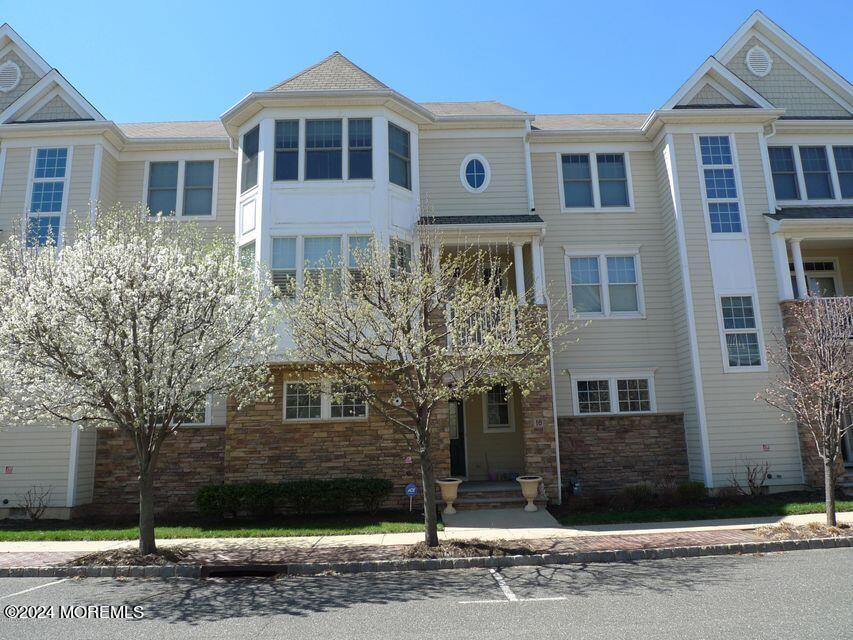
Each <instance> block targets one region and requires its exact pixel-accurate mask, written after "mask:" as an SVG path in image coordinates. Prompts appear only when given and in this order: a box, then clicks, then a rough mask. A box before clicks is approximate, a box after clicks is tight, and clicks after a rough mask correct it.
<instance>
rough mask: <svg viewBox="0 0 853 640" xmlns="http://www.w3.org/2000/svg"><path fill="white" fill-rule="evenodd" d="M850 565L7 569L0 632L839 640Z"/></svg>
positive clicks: (833, 555) (843, 554)
mask: <svg viewBox="0 0 853 640" xmlns="http://www.w3.org/2000/svg"><path fill="white" fill-rule="evenodd" d="M851 567H853V549H836V550H826V551H802V552H789V553H784V554H770V555H765V556H742V557H738V556H726V557H706V558H689V559H681V560H666V561H648V562H638V563H635V564H598V565H586V566H564V567H562V566H561V567H524V568H522V567H519V568H508V569H505V570H502V571H501V572H492V571H489V570H485V569H477V570H460V571H436V572H425V573H386V574H373V575H370V574H362V575H350V576H320V577H312V578H282V579H279V580H259V579H242V580H230V581H224V580H210V581H192V580H126V581H119V580H109V579H85V580H66V581H62V582H57V581H56V580H51V579H36V578H28V579H27V578H21V579H4V580H0V637H2V638H16V639H19V640H51V639H53V638H60V639H62V640H69V639H73V640H77V639H87V638H115V637H122V638H128V639H134V638H145V639H146V640H159V639H161V638H181V639H195V638H199V639H204V640H215V639H218V638H229V639H241V638H252V640H262V639H265V638H306V639H307V638H311V639H314V638H335V639H342V638H371V639H374V638H393V639H394V640H401V639H405V638H424V637H431V638H470V639H472V640H479V639H483V640H494V639H496V638H531V639H536V640H541V639H548V638H584V639H587V638H589V639H594V638H606V639H607V640H614V639H616V638H647V637H648V638H663V639H666V638H678V639H681V638H691V640H692V639H699V638H714V639H715V640H717V639H721V638H750V639H760V638H768V639H773V640H779V639H781V638H798V639H803V640H805V639H808V638H821V639H825V638H844V637H850V629H851V628H853V609H851V603H853V577H851ZM24 590H29V591H25V592H24ZM124 604H126V605H128V606H131V607H132V606H139V607H142V611H143V615H144V617H143V618H142V620H139V621H131V620H103V619H101V620H98V619H90V620H75V621H72V620H57V619H43V620H26V621H22V620H14V621H13V620H9V619H8V618H4V617H3V609H4V608H5V607H6V606H8V605H14V606H15V607H18V606H21V605H43V606H48V607H50V606H53V607H54V609H55V608H56V607H58V606H59V605H84V606H85V605H124ZM79 611H81V610H78V612H79Z"/></svg>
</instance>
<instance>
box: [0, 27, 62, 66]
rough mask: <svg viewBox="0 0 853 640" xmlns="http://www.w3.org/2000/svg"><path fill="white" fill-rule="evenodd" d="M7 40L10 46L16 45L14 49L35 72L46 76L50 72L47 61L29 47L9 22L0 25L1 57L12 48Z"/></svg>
mask: <svg viewBox="0 0 853 640" xmlns="http://www.w3.org/2000/svg"><path fill="white" fill-rule="evenodd" d="M7 40H8V42H9V44H11V45H14V48H16V49H17V50H18V51H17V53H18V54H19V55H20V56H21V58H23V59H24V61H25V62H26V63H27V64H28V65H29V66H30V67H32V69H33V71H37V72H39V73H40V74H41V75H45V74H47V73H48V72H49V71H50V69H51V66H50V65H49V64H48V63H47V61H46V60H45V59H44V58H42V57H41V56H40V55H39V54H38V53H36V50H35V49H33V48H32V47H31V46H30V45H28V44H27V42H26V41H25V40H24V39H23V38H22V37H21V36H19V35H18V33H17V32H16V31H15V30H14V29H13V28H12V27H10V26H9V23H8V22H7V23H5V24H3V25H0V47H2V54H0V55H5V54H6V53H7V52H8V49H10V48H11V47H10V46H9V44H7V43H6V41H7Z"/></svg>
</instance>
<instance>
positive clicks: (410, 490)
mask: <svg viewBox="0 0 853 640" xmlns="http://www.w3.org/2000/svg"><path fill="white" fill-rule="evenodd" d="M406 495H407V496H409V511H411V510H412V498H414V497H415V496H416V495H418V485H416V484H415V483H414V482H410V483H409V484H407V485H406Z"/></svg>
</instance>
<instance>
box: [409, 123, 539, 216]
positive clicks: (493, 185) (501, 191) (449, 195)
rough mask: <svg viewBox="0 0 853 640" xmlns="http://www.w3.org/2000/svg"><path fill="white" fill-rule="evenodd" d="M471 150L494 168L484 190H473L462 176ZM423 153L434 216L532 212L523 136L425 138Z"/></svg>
mask: <svg viewBox="0 0 853 640" xmlns="http://www.w3.org/2000/svg"><path fill="white" fill-rule="evenodd" d="M473 135H476V134H473ZM471 153H478V154H480V155H482V156H483V157H484V158H486V160H487V161H488V163H489V167H490V169H491V180H490V182H489V186H488V188H487V189H486V190H485V191H483V192H482V193H470V192H469V191H467V190H466V189H465V187H463V186H462V181H461V180H460V179H459V168H460V166H461V164H462V161H463V160H464V159H465V156H467V155H468V154H471ZM419 154H420V159H419V162H420V179H421V198H422V200H423V201H424V202H426V201H428V202H429V204H430V206H431V208H432V212H433V213H434V215H439V216H441V215H472V214H492V215H500V214H520V213H529V208H528V204H527V182H526V178H525V175H526V174H525V170H524V143H523V141H522V138H521V136H520V135H519V136H517V137H511V138H476V137H472V138H422V139H421V140H420V142H419Z"/></svg>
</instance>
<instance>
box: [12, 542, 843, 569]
mask: <svg viewBox="0 0 853 640" xmlns="http://www.w3.org/2000/svg"><path fill="white" fill-rule="evenodd" d="M841 547H853V536H840V537H837V538H811V539H807V540H783V541H770V542H739V543H731V544H710V545H702V546H683V547H661V548H655V549H616V550H613V551H574V552H570V553H540V554H533V555H525V556H522V555H519V556H496V557H480V558H438V559H431V560H421V559H404V560H359V561H351V562H291V563H285V564H257V563H255V564H245V563H244V564H221V565H220V564H206V565H162V566H144V567H127V566H117V567H5V568H4V567H0V578H36V577H38V578H67V577H89V578H113V577H115V578H119V577H129V578H206V577H208V576H209V575H210V574H211V573H224V572H238V571H242V572H251V571H263V572H267V573H278V574H287V575H303V576H307V575H317V574H322V573H327V572H334V573H366V572H382V571H431V570H436V569H472V568H500V567H525V566H538V565H546V564H586V563H594V562H595V563H601V562H634V561H636V560H662V559H665V558H690V557H697V556H722V555H732V554H744V553H774V552H778V551H803V550H807V549H836V548H841Z"/></svg>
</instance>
